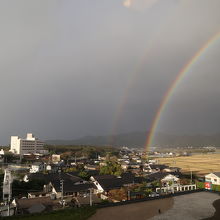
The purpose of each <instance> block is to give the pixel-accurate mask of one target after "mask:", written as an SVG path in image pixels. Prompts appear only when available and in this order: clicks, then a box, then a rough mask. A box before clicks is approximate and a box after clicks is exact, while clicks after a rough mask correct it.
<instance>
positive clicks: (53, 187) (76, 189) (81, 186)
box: [24, 172, 95, 198]
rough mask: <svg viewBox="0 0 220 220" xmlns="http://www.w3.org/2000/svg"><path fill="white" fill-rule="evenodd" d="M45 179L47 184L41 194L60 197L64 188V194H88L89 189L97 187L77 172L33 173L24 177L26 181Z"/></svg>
mask: <svg viewBox="0 0 220 220" xmlns="http://www.w3.org/2000/svg"><path fill="white" fill-rule="evenodd" d="M36 179H37V180H44V182H45V185H44V188H43V189H42V192H41V195H43V194H46V195H53V196H54V197H55V198H60V197H61V193H62V188H63V195H64V196H68V195H73V196H78V195H82V194H87V193H89V191H90V190H91V189H92V190H93V189H94V188H95V186H94V184H93V183H90V182H87V181H84V180H83V179H81V178H80V177H78V176H75V173H70V172H69V173H49V174H42V173H32V174H29V175H26V176H25V177H24V181H25V182H28V181H29V180H36ZM30 196H31V197H36V195H34V193H32V194H31V195H30Z"/></svg>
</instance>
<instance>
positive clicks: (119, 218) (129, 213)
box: [89, 198, 173, 220]
mask: <svg viewBox="0 0 220 220" xmlns="http://www.w3.org/2000/svg"><path fill="white" fill-rule="evenodd" d="M172 206H173V198H166V199H158V200H153V201H146V202H139V203H133V204H128V205H121V206H115V207H108V208H101V209H98V210H97V212H96V214H95V215H93V216H92V217H91V218H89V220H103V219H105V220H146V219H149V218H151V217H153V216H155V215H158V214H159V209H160V212H161V214H162V213H164V212H166V211H167V210H169V209H170V208H172Z"/></svg>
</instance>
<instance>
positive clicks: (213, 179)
mask: <svg viewBox="0 0 220 220" xmlns="http://www.w3.org/2000/svg"><path fill="white" fill-rule="evenodd" d="M205 182H210V183H212V184H214V185H220V172H215V173H209V174H207V175H205Z"/></svg>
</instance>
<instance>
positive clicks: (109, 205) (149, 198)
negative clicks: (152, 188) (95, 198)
mask: <svg viewBox="0 0 220 220" xmlns="http://www.w3.org/2000/svg"><path fill="white" fill-rule="evenodd" d="M203 191H204V190H203V189H196V190H193V191H180V192H176V193H172V194H167V195H161V196H158V197H146V198H143V199H134V200H127V201H123V202H116V203H110V202H109V203H99V204H97V205H96V206H97V208H106V207H114V206H120V205H128V204H132V203H139V202H146V201H152V200H158V199H165V198H170V197H175V196H181V195H186V194H191V193H196V192H203Z"/></svg>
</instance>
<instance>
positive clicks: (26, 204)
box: [14, 197, 59, 214]
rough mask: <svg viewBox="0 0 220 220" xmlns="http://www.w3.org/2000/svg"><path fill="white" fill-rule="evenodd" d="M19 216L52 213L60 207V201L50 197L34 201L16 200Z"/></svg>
mask: <svg viewBox="0 0 220 220" xmlns="http://www.w3.org/2000/svg"><path fill="white" fill-rule="evenodd" d="M14 203H15V204H16V206H17V214H34V213H41V212H45V211H52V210H53V209H54V207H55V206H59V201H56V200H52V199H51V198H50V197H38V198H33V199H16V200H15V201H14Z"/></svg>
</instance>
